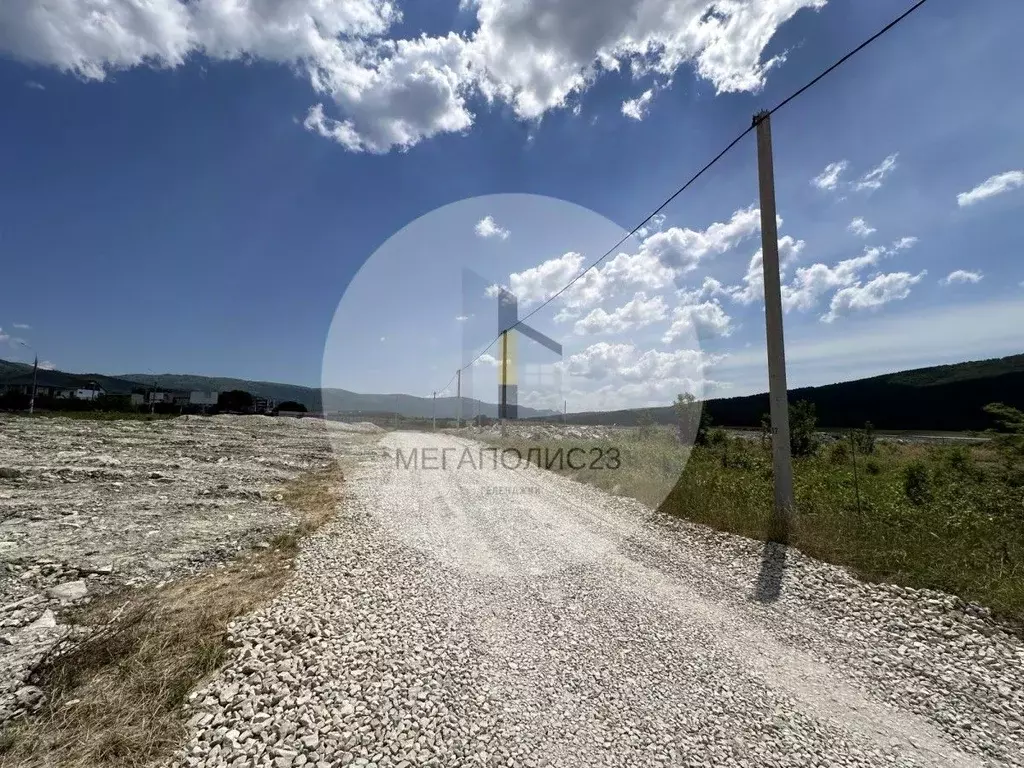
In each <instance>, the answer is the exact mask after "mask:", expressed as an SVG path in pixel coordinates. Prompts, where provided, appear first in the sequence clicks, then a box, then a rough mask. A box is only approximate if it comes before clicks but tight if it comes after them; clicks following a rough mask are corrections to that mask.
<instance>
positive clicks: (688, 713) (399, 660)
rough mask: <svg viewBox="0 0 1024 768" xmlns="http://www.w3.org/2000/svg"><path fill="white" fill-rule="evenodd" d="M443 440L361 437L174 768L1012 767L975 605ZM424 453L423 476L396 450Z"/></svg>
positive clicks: (1001, 637) (1017, 701)
mask: <svg viewBox="0 0 1024 768" xmlns="http://www.w3.org/2000/svg"><path fill="white" fill-rule="evenodd" d="M466 446H471V451H473V452H474V454H476V455H478V451H479V448H480V446H479V444H477V443H473V442H471V441H468V440H465V439H462V438H458V437H454V436H450V435H428V434H418V433H415V434H414V433H392V434H389V435H387V436H385V437H383V438H382V439H381V441H380V443H379V450H378V451H376V452H374V453H372V454H368V455H367V456H366V457H365V458H364V459H363V462H362V464H361V465H360V467H359V468H358V469H357V470H356V471H355V472H354V473H350V479H349V481H348V482H347V483H346V486H345V498H344V501H343V509H342V511H341V514H340V515H339V517H338V519H336V521H335V522H333V523H331V524H330V525H329V526H327V527H325V528H324V529H322V530H321V531H320V532H319V533H318V534H316V535H315V536H313V537H312V538H311V539H309V540H308V541H307V542H306V544H305V548H304V551H303V552H302V554H301V555H300V557H299V559H298V561H297V564H296V574H295V578H294V580H293V581H292V582H291V583H290V585H289V586H288V587H287V588H286V590H285V591H284V592H283V593H282V594H281V595H280V596H279V597H278V598H277V599H276V600H275V601H274V602H273V603H272V604H271V605H269V606H268V607H267V608H265V609H264V610H263V611H261V612H260V613H258V614H255V615H253V616H250V617H246V618H245V619H242V620H239V621H238V622H236V623H235V624H233V625H232V627H231V631H230V640H231V643H232V644H233V646H234V649H233V651H232V656H231V661H230V662H229V664H228V665H227V666H226V667H225V668H224V670H223V671H222V672H221V673H220V674H218V676H217V677H216V678H215V679H213V680H211V681H210V682H209V684H208V685H207V686H206V687H204V688H203V689H202V690H199V691H197V692H195V693H194V694H193V697H192V701H191V704H190V712H189V717H190V721H189V724H190V731H191V737H190V739H189V741H188V743H187V744H186V745H185V746H184V747H183V748H182V750H181V752H180V753H179V754H178V755H177V756H176V757H175V760H174V761H173V763H174V765H191V766H227V765H231V766H235V765H238V766H241V765H270V766H282V767H286V766H301V765H315V766H336V765H361V766H379V767H384V766H391V767H393V768H407V767H411V766H419V765H436V766H470V765H503V766H541V765H552V766H605V765H607V766H659V765H681V766H807V765H817V766H832V765H835V766H857V765H865V766H867V765H871V766H875V765H880V766H890V765H906V766H982V765H1015V766H1020V765H1024V759H1022V757H1021V756H1022V755H1024V714H1022V713H1024V679H1022V678H1024V674H1022V669H1024V643H1022V642H1021V640H1020V639H1019V638H1018V637H1017V636H1016V635H1015V634H1013V633H1012V632H1009V631H1006V630H1004V629H1003V628H1000V627H999V625H998V624H996V623H995V622H994V621H992V620H991V619H990V618H989V617H988V616H987V615H986V612H985V611H984V610H983V609H979V608H978V607H976V606H970V605H964V604H963V603H961V602H959V601H958V600H956V599H955V598H951V597H949V596H946V595H943V594H940V593H934V592H925V591H915V590H908V589H900V588H895V587H891V586H886V585H869V584H863V583H860V582H858V581H856V580H855V579H854V578H852V577H851V576H850V575H849V574H848V573H847V572H846V571H844V570H843V569H840V568H835V567H832V566H829V565H825V564H822V563H818V562H816V561H813V560H810V559H808V558H805V557H802V556H800V555H799V554H798V553H793V552H789V553H780V552H778V551H776V550H774V549H772V548H771V547H767V548H766V547H764V546H763V545H761V544H760V543H757V542H752V541H749V540H746V539H741V538H738V537H733V536H728V535H725V534H720V533H716V532H712V531H708V530H706V529H704V528H701V527H698V526H694V525H690V524H688V523H685V522H682V521H676V520H669V519H665V518H662V517H660V516H658V515H656V514H655V513H652V512H651V511H650V510H648V509H646V508H644V507H642V506H640V505H639V504H636V503H634V502H631V501H628V500H624V499H620V498H615V497H613V496H609V495H607V494H604V493H602V492H599V491H597V490H595V489H592V488H588V487H585V486H582V485H579V484H576V483H574V482H573V481H571V480H568V479H566V478H563V477H559V476H557V475H555V474H554V473H547V472H544V471H542V470H538V469H536V468H528V469H504V468H501V467H500V465H499V468H497V469H495V468H491V467H490V464H489V461H490V459H489V458H488V459H487V462H488V464H487V466H488V468H487V469H480V468H479V465H478V464H477V468H476V469H473V468H470V466H469V465H464V466H463V467H462V468H461V469H456V468H454V467H455V462H454V461H452V459H451V456H452V455H455V456H460V455H461V454H462V451H463V449H464V447H466ZM424 447H433V448H438V449H441V448H455V449H456V452H455V453H454V454H452V453H449V464H448V469H446V470H442V469H423V468H419V469H415V468H412V467H410V468H406V467H405V466H403V465H402V464H401V463H400V462H399V461H397V460H396V458H395V457H396V451H398V450H401V451H402V452H403V455H405V456H406V457H407V456H408V455H409V453H410V452H411V450H412V449H413V448H417V449H422V448H424Z"/></svg>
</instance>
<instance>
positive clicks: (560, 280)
mask: <svg viewBox="0 0 1024 768" xmlns="http://www.w3.org/2000/svg"><path fill="white" fill-rule="evenodd" d="M582 267H583V256H582V255H580V254H578V253H575V252H573V251H570V252H569V253H565V254H562V255H561V256H559V257H557V258H554V259H548V260H547V261H545V262H544V263H543V264H540V265H538V266H536V267H531V268H530V269H527V270H524V271H522V272H514V273H512V274H511V275H509V289H510V290H511V291H512V293H513V294H514V295H515V296H516V298H517V299H518V300H519V301H520V302H521V303H523V304H524V305H526V304H532V303H535V302H540V301H544V300H545V299H547V298H549V297H550V296H551V295H553V294H554V293H556V292H557V291H559V290H560V289H561V288H563V287H565V285H566V284H567V283H568V282H569V281H570V280H572V279H573V278H574V277H576V275H578V274H579V273H580V271H581V269H582ZM495 295H496V294H495Z"/></svg>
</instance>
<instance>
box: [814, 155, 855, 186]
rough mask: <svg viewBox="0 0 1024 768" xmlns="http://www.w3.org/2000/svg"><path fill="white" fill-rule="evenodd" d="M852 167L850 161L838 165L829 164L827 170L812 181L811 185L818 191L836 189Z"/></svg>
mask: <svg viewBox="0 0 1024 768" xmlns="http://www.w3.org/2000/svg"><path fill="white" fill-rule="evenodd" d="M849 166H850V163H849V161H847V160H840V161H838V162H836V163H829V164H828V165H826V166H825V170H824V171H822V172H821V173H819V174H818V175H817V176H815V177H814V178H813V179H811V184H812V185H813V186H815V187H817V188H818V189H835V188H836V186H837V185H838V184H839V177H840V176H841V175H842V173H843V172H844V171H845V170H846V169H847V168H848V167H849Z"/></svg>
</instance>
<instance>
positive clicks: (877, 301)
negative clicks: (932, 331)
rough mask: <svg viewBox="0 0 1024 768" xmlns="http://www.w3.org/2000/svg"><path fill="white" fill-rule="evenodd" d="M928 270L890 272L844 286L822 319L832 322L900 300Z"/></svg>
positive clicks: (905, 296)
mask: <svg viewBox="0 0 1024 768" xmlns="http://www.w3.org/2000/svg"><path fill="white" fill-rule="evenodd" d="M927 274H928V271H927V270H921V271H920V272H918V273H917V274H916V275H911V274H910V273H909V272H890V273H889V274H887V275H878V276H876V277H875V278H873V279H872V280H869V281H868V282H867V283H865V284H863V285H861V284H860V283H857V284H855V285H851V286H850V287H848V288H843V289H842V290H840V291H837V292H836V295H835V296H833V297H832V303H831V305H830V306H829V311H828V312H827V313H826V314H824V315H822V316H821V319H822V321H824V322H826V323H831V322H833V321H834V320H836V318H838V317H842V316H843V315H847V314H849V313H850V312H854V311H858V310H875V309H878V308H879V307H881V306H883V305H885V304H888V303H889V302H891V301H900V300H902V299H905V298H907V296H909V295H910V288H911V286H913V285H916V284H917V283H919V282H921V280H922V279H924V276H925V275H927Z"/></svg>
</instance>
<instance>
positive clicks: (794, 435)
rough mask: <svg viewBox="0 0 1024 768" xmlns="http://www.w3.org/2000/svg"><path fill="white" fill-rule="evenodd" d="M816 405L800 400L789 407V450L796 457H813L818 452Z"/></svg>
mask: <svg viewBox="0 0 1024 768" xmlns="http://www.w3.org/2000/svg"><path fill="white" fill-rule="evenodd" d="M817 426H818V417H817V416H816V415H815V412H814V403H812V402H809V401H807V400H798V401H797V402H795V403H793V404H792V405H790V406H789V449H790V451H791V452H792V454H793V455H794V456H813V455H814V453H815V452H816V451H817V450H818V436H817V434H816V433H815V429H816V428H817Z"/></svg>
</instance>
